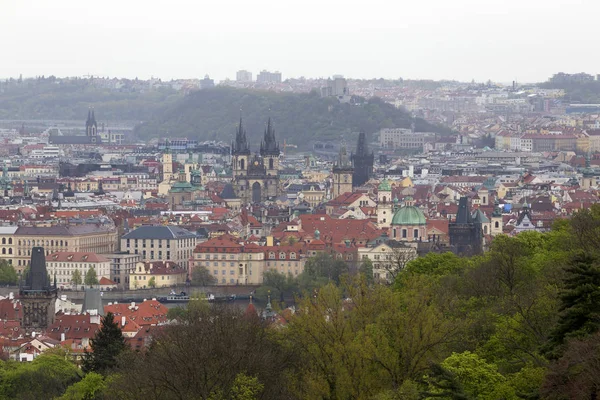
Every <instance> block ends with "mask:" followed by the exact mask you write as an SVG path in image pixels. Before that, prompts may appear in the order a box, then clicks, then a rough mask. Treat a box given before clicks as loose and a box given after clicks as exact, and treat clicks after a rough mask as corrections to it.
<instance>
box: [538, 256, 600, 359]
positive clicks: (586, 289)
mask: <svg viewBox="0 0 600 400" xmlns="http://www.w3.org/2000/svg"><path fill="white" fill-rule="evenodd" d="M566 273H567V276H566V278H565V280H564V283H565V287H564V290H563V292H562V294H561V296H560V301H561V306H560V316H559V319H558V322H557V324H556V326H555V327H554V329H553V330H552V332H551V333H550V337H549V340H548V343H547V344H546V345H545V346H544V348H543V350H544V352H545V353H546V355H547V356H548V357H549V358H558V357H560V355H561V353H562V349H563V347H564V344H565V341H566V340H567V339H569V338H583V337H586V336H588V335H590V334H592V333H595V332H597V331H598V329H599V328H600V268H599V266H598V262H597V260H596V259H595V258H594V257H592V256H589V255H584V254H581V255H577V256H575V257H574V258H573V259H572V261H571V262H570V263H569V266H568V267H567V269H566Z"/></svg>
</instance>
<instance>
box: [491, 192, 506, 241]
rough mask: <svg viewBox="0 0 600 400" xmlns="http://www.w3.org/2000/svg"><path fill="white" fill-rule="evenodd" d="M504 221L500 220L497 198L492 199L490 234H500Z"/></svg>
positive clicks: (500, 213)
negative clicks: (492, 209) (492, 210)
mask: <svg viewBox="0 0 600 400" xmlns="http://www.w3.org/2000/svg"><path fill="white" fill-rule="evenodd" d="M503 225H504V221H503V220H502V210H501V209H500V203H499V202H498V198H497V197H496V200H494V212H493V213H492V221H491V229H490V231H491V234H492V236H496V235H501V234H502V231H503V228H504V226H503Z"/></svg>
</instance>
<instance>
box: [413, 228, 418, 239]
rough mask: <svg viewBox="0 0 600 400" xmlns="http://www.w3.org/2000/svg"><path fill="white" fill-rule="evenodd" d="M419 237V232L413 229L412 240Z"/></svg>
mask: <svg viewBox="0 0 600 400" xmlns="http://www.w3.org/2000/svg"><path fill="white" fill-rule="evenodd" d="M418 237H419V230H418V229H415V230H413V238H415V239H417V238H418Z"/></svg>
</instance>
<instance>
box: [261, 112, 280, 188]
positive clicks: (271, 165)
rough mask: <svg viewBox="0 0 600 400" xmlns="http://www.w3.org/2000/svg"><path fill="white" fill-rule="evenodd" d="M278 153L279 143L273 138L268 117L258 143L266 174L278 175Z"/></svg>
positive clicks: (271, 125) (273, 133)
mask: <svg viewBox="0 0 600 400" xmlns="http://www.w3.org/2000/svg"><path fill="white" fill-rule="evenodd" d="M279 154H281V152H280V151H279V143H278V142H277V141H276V140H275V129H274V128H273V124H272V123H271V118H269V120H268V121H267V128H266V129H265V135H264V138H263V140H262V142H261V143H260V155H261V156H262V158H263V159H264V160H265V161H264V162H265V167H266V168H267V175H271V176H276V175H279Z"/></svg>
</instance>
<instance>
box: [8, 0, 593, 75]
mask: <svg viewBox="0 0 600 400" xmlns="http://www.w3.org/2000/svg"><path fill="white" fill-rule="evenodd" d="M599 15H600V1H599V0H415V1H407V0H362V1H354V0H347V1H338V0H335V1H333V0H302V1H290V0H252V1H248V0H245V1H241V0H239V1H238V0H212V1H211V0H203V1H202V0H196V1H183V0H169V1H153V0H145V1H138V0H120V1H113V0H102V1H89V0H54V1H51V0H0V77H16V76H18V75H19V74H23V76H27V77H29V76H36V75H57V76H75V75H78V76H81V75H86V74H92V75H101V76H110V77H114V76H118V77H130V78H133V77H136V76H137V77H139V78H149V77H150V76H155V77H160V78H163V79H171V78H192V77H202V76H204V75H205V74H209V75H210V76H211V77H213V78H215V79H217V80H221V79H224V78H226V77H229V78H235V72H236V71H237V70H239V69H246V70H250V71H252V73H253V74H254V76H256V73H257V72H258V71H260V70H262V69H267V70H279V71H281V72H282V74H283V78H284V79H285V78H288V77H299V76H306V77H327V76H330V75H333V74H342V75H344V76H346V77H355V78H379V77H385V78H397V77H403V78H412V79H458V80H468V81H470V80H471V79H475V80H477V81H483V80H487V79H492V80H494V81H503V82H509V81H512V80H513V79H517V80H518V81H520V82H528V81H541V80H545V79H547V78H548V77H549V76H550V75H551V74H552V73H554V72H557V71H564V72H581V71H585V72H588V73H592V74H596V73H600V51H599V49H598V43H599V41H600V39H599V36H600V25H599V24H598V22H597V19H598V17H599Z"/></svg>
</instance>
